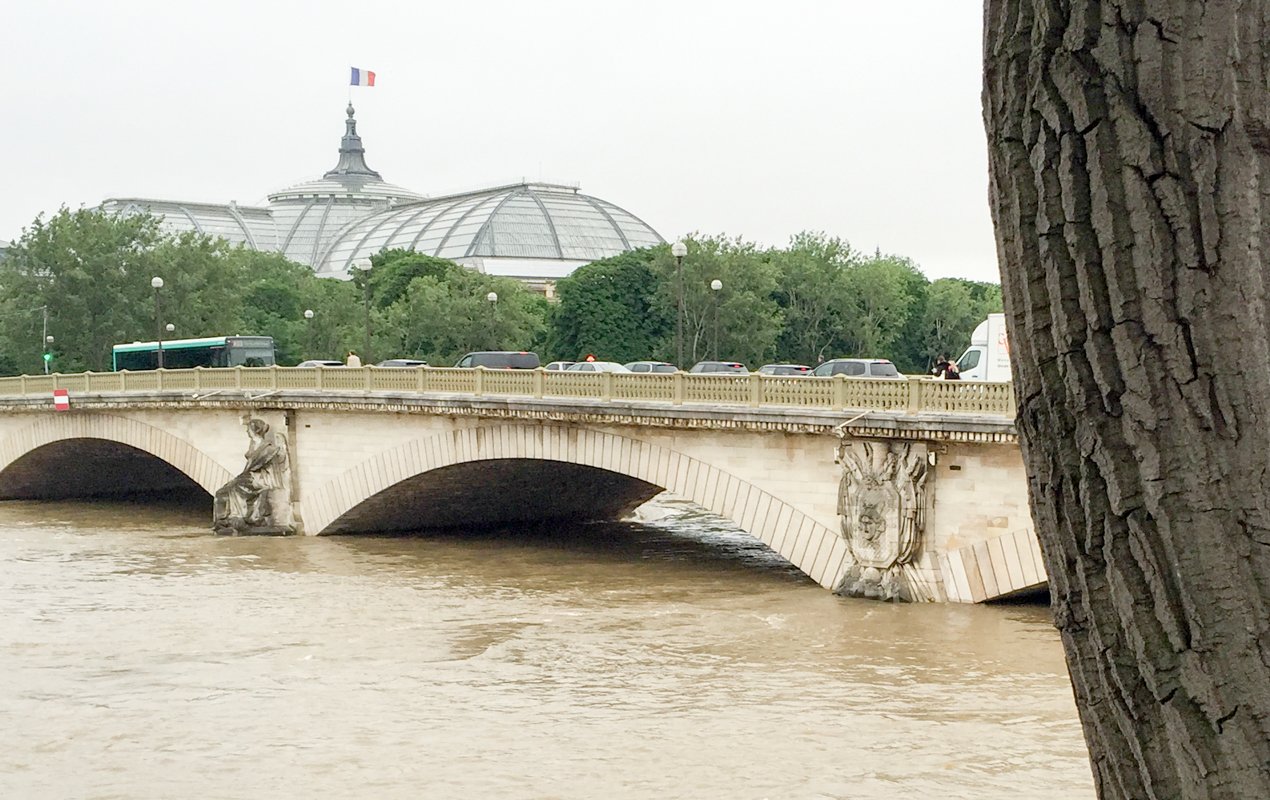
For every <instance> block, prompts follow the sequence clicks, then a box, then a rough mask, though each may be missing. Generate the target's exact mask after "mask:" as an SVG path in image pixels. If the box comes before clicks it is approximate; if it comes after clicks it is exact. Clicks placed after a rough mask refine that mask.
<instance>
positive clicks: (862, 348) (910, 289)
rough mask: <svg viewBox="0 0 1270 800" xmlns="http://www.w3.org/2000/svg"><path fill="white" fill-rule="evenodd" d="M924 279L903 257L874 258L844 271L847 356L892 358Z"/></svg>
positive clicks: (918, 296) (900, 342)
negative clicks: (845, 272)
mask: <svg viewBox="0 0 1270 800" xmlns="http://www.w3.org/2000/svg"><path fill="white" fill-rule="evenodd" d="M925 283H926V279H925V278H924V277H922V274H921V272H920V271H918V269H917V267H916V266H914V265H913V263H912V262H911V261H909V260H908V259H905V258H899V257H895V256H875V257H874V258H872V259H870V260H868V261H865V262H863V263H861V264H856V265H854V266H853V267H852V268H851V269H850V270H848V272H847V305H846V308H845V309H844V311H843V322H842V324H843V334H844V337H845V339H846V350H847V351H848V353H847V354H849V355H854V356H864V357H867V358H892V359H895V358H896V357H897V356H896V350H897V349H898V348H899V347H900V346H901V345H902V341H901V335H902V334H903V332H904V329H905V327H906V326H907V325H908V322H909V315H910V314H911V313H912V311H913V307H914V306H915V305H916V304H917V302H918V300H919V299H920V298H921V294H920V293H919V292H920V290H921V289H924V287H925Z"/></svg>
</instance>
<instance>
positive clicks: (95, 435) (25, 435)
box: [0, 413, 233, 494]
mask: <svg viewBox="0 0 1270 800" xmlns="http://www.w3.org/2000/svg"><path fill="white" fill-rule="evenodd" d="M72 439H96V440H103V441H107V442H114V443H117V444H122V445H127V446H128V447H131V448H134V449H136V450H139V451H141V452H143V453H146V454H147V455H151V456H153V457H154V458H156V459H158V460H160V461H162V462H164V463H166V464H168V465H170V466H172V467H174V468H175V469H176V470H177V471H179V472H181V473H182V474H183V475H185V477H187V478H189V479H190V480H191V481H193V482H194V483H196V484H198V486H199V487H201V488H202V489H204V490H205V491H207V493H208V494H215V493H216V490H217V489H219V488H220V487H221V486H223V485H225V483H226V482H228V481H229V479H230V478H231V477H233V476H232V475H231V474H230V472H229V470H227V469H225V468H224V467H222V466H221V465H220V464H218V463H216V461H214V460H213V459H212V458H211V457H209V456H208V455H207V454H206V453H204V452H202V451H201V450H199V449H198V448H196V447H194V446H193V445H191V444H190V443H189V442H187V441H185V440H184V439H181V438H180V437H177V436H173V435H172V434H171V433H168V432H167V431H165V430H163V429H162V428H158V427H155V426H153V425H147V424H145V423H143V422H138V421H137V420H135V419H131V418H129V417H125V416H119V415H115V414H74V413H69V414H60V413H50V414H49V415H47V416H45V417H41V418H39V419H37V420H36V421H35V422H32V423H31V424H30V425H28V426H26V427H24V428H21V429H19V430H17V431H15V432H13V433H11V434H10V435H8V436H6V437H4V439H2V440H0V475H3V474H4V472H5V470H7V469H9V467H11V466H13V464H14V463H15V462H17V461H18V460H20V459H21V458H23V457H24V456H27V455H29V454H31V453H33V452H34V451H36V450H38V449H40V448H41V447H45V446H47V445H51V444H57V443H58V442H65V441H69V440H72Z"/></svg>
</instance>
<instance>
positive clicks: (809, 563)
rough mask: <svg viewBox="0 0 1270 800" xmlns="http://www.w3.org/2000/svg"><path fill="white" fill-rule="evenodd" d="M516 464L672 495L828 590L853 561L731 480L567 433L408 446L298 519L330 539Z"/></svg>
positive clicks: (822, 535)
mask: <svg viewBox="0 0 1270 800" xmlns="http://www.w3.org/2000/svg"><path fill="white" fill-rule="evenodd" d="M514 460H530V461H554V462H562V463H564V464H571V465H578V466H582V467H591V468H594V469H598V470H602V471H605V472H609V473H613V474H616V475H621V476H626V477H627V478H631V479H634V480H635V481H641V482H643V483H645V484H648V485H651V486H653V487H657V488H658V489H665V490H667V491H670V492H673V493H675V494H677V495H679V496H681V497H684V498H687V499H689V500H692V501H693V502H695V503H697V504H698V505H700V506H702V507H703V508H706V509H708V510H710V511H712V512H713V513H715V514H718V515H719V516H722V517H724V518H726V519H730V520H732V521H733V522H735V523H736V524H737V525H738V526H739V527H740V528H741V529H742V530H745V531H747V532H748V533H750V534H752V535H754V536H756V537H757V538H759V539H760V540H762V541H763V542H764V543H765V544H767V545H768V547H771V548H772V549H773V550H775V551H776V552H777V553H780V555H781V556H782V557H784V558H785V559H786V560H788V561H789V562H790V563H792V564H793V565H794V566H796V567H798V568H799V569H800V570H802V571H803V572H804V573H806V574H807V575H809V576H810V577H811V578H812V579H813V580H815V581H816V582H817V583H819V584H820V585H822V586H824V587H826V588H829V589H833V588H834V587H835V585H836V583H837V581H838V579H839V577H840V576H841V574H842V571H843V569H844V567H845V565H846V562H847V560H848V559H849V553H848V550H847V547H846V543H845V542H844V541H843V540H842V538H841V536H839V535H838V533H837V532H836V531H835V530H832V529H830V528H829V527H827V526H825V525H823V524H821V523H820V522H818V521H816V520H814V519H812V518H811V517H809V516H807V515H806V514H804V513H803V512H801V511H799V510H798V509H797V508H796V507H795V506H794V505H792V504H790V503H787V502H785V501H784V500H783V499H781V498H779V497H777V496H775V495H773V494H771V493H770V492H767V491H764V490H763V489H760V488H759V487H757V486H755V485H754V484H752V483H750V482H748V481H745V480H743V479H741V478H738V477H737V476H736V475H734V474H732V473H730V472H728V471H727V470H723V469H720V468H718V467H715V466H713V465H711V464H708V463H705V462H703V461H701V460H700V459H697V458H694V457H692V456H689V455H687V454H684V453H681V452H677V451H675V450H673V449H670V448H666V447H662V446H660V445H656V444H652V443H649V442H646V441H642V440H640V439H634V438H630V437H626V436H621V435H618V434H615V433H610V432H607V431H600V430H591V429H587V428H583V427H577V426H567V425H542V424H520V425H518V424H506V425H493V426H485V427H474V428H467V429H463V430H457V431H453V432H450V433H443V434H437V435H435V436H431V437H427V438H421V439H415V440H412V441H408V442H405V443H403V444H401V445H398V446H397V447H393V448H390V449H388V450H385V451H384V452H382V453H379V454H378V455H376V456H373V457H372V458H369V459H367V460H365V461H363V462H361V463H359V464H357V465H355V466H353V467H351V468H349V469H348V470H346V471H345V472H344V473H343V474H341V475H339V476H337V477H335V478H332V479H331V480H329V481H328V482H327V483H326V484H325V485H323V486H321V487H319V488H318V489H317V491H315V492H309V493H307V494H306V495H305V497H304V498H303V499H302V502H301V513H302V516H303V518H304V521H305V527H306V529H307V530H308V532H310V533H324V532H330V531H332V530H333V529H335V528H336V523H337V522H338V520H339V519H340V517H342V516H344V515H345V514H347V513H348V512H350V511H352V510H353V509H354V508H356V507H357V506H358V505H359V504H361V503H363V502H364V501H366V500H367V499H369V498H371V497H373V496H375V495H377V494H379V493H380V492H384V491H386V490H388V489H390V488H391V487H393V486H395V485H397V484H399V483H401V482H403V481H407V480H409V479H411V478H414V477H416V476H419V475H422V474H424V473H429V472H433V471H436V470H442V469H446V468H450V467H454V466H457V465H463V464H471V463H474V462H480V461H514Z"/></svg>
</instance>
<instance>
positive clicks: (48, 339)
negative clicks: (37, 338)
mask: <svg viewBox="0 0 1270 800" xmlns="http://www.w3.org/2000/svg"><path fill="white" fill-rule="evenodd" d="M52 360H53V336H52V334H45V336H44V374H45V375H47V374H49V362H50V361H52Z"/></svg>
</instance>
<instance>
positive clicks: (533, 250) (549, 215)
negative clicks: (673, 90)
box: [314, 183, 664, 276]
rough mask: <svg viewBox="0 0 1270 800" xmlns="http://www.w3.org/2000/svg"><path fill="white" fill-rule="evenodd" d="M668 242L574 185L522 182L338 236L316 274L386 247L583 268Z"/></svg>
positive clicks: (377, 219) (344, 267)
mask: <svg viewBox="0 0 1270 800" xmlns="http://www.w3.org/2000/svg"><path fill="white" fill-rule="evenodd" d="M663 241H664V240H663V239H662V238H661V236H660V235H659V234H658V233H657V232H656V231H654V230H653V229H652V228H651V227H649V225H648V224H647V223H645V222H644V221H643V220H641V219H639V218H638V217H636V216H635V215H634V214H631V213H630V212H629V211H626V210H625V209H623V208H620V207H618V206H615V205H613V204H612V203H609V202H607V201H605V200H601V199H599V198H596V197H591V196H590V195H585V194H582V193H580V192H579V191H578V188H577V187H576V186H562V185H559V184H550V183H518V184H511V185H508V186H497V187H494V188H492V189H484V190H481V191H477V192H467V193H464V194H456V195H449V196H446V197H437V198H433V199H431V200H426V201H423V202H419V203H412V204H409V205H404V206H399V207H396V208H393V209H391V210H389V211H382V212H379V213H377V214H373V215H371V216H369V217H367V218H366V219H363V220H360V221H358V222H356V223H355V224H353V225H350V226H349V227H348V228H346V229H345V230H343V231H341V232H340V234H339V236H338V237H337V238H336V239H335V240H334V241H333V242H332V243H331V244H330V246H329V247H328V248H327V250H326V251H325V252H324V253H323V254H322V256H321V257H320V259H319V260H318V262H317V263H315V264H314V268H315V269H316V270H317V272H318V274H319V275H329V276H344V275H347V274H348V270H349V269H350V268H351V267H361V266H364V265H365V264H367V263H369V261H370V257H371V256H373V255H374V254H376V253H378V252H379V251H380V250H383V249H385V248H402V249H407V250H415V251H417V252H420V253H426V254H428V255H433V256H439V257H441V258H449V259H454V260H461V259H472V258H514V259H550V260H556V261H567V262H576V263H586V262H589V261H595V260H596V259H600V258H607V257H609V256H613V255H617V254H618V253H621V252H624V251H626V250H632V249H635V248H640V247H651V246H653V245H657V244H660V243H662V242H663Z"/></svg>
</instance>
